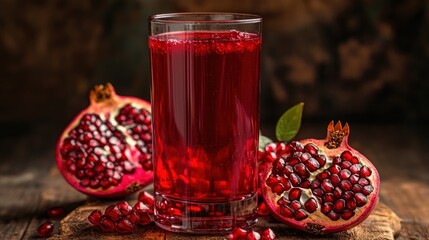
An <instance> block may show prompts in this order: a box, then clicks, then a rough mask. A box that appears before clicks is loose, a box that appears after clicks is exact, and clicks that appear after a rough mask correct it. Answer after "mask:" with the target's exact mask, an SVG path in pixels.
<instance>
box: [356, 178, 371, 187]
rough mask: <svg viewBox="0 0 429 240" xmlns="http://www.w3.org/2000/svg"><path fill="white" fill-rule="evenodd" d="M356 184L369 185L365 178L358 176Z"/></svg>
mask: <svg viewBox="0 0 429 240" xmlns="http://www.w3.org/2000/svg"><path fill="white" fill-rule="evenodd" d="M358 184H359V185H361V186H362V187H364V186H366V185H369V180H368V179H366V178H360V179H359V181H358Z"/></svg>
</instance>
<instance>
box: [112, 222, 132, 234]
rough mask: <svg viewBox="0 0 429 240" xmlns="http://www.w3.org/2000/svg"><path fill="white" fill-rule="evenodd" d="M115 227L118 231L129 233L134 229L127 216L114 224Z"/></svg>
mask: <svg viewBox="0 0 429 240" xmlns="http://www.w3.org/2000/svg"><path fill="white" fill-rule="evenodd" d="M116 229H117V230H118V232H120V233H129V232H132V231H133V230H134V224H133V223H132V222H131V221H130V220H128V219H127V218H121V219H119V221H118V222H117V224H116Z"/></svg>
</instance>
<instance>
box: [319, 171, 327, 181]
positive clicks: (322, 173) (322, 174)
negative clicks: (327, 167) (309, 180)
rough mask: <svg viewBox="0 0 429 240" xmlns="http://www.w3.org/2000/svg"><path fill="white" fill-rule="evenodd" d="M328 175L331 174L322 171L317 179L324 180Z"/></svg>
mask: <svg viewBox="0 0 429 240" xmlns="http://www.w3.org/2000/svg"><path fill="white" fill-rule="evenodd" d="M328 177H329V174H328V173H327V172H321V173H319V174H318V175H317V176H316V178H317V180H319V181H322V180H323V179H326V178H328Z"/></svg>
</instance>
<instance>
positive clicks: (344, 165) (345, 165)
mask: <svg viewBox="0 0 429 240" xmlns="http://www.w3.org/2000/svg"><path fill="white" fill-rule="evenodd" d="M351 166H352V163H351V162H349V161H342V162H341V163H340V167H341V168H342V169H349V168H350V167H351Z"/></svg>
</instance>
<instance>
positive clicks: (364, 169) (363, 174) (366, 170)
mask: <svg viewBox="0 0 429 240" xmlns="http://www.w3.org/2000/svg"><path fill="white" fill-rule="evenodd" d="M371 173H372V172H371V169H369V168H368V167H367V166H363V167H362V168H361V169H360V176H361V177H369V176H371Z"/></svg>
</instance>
